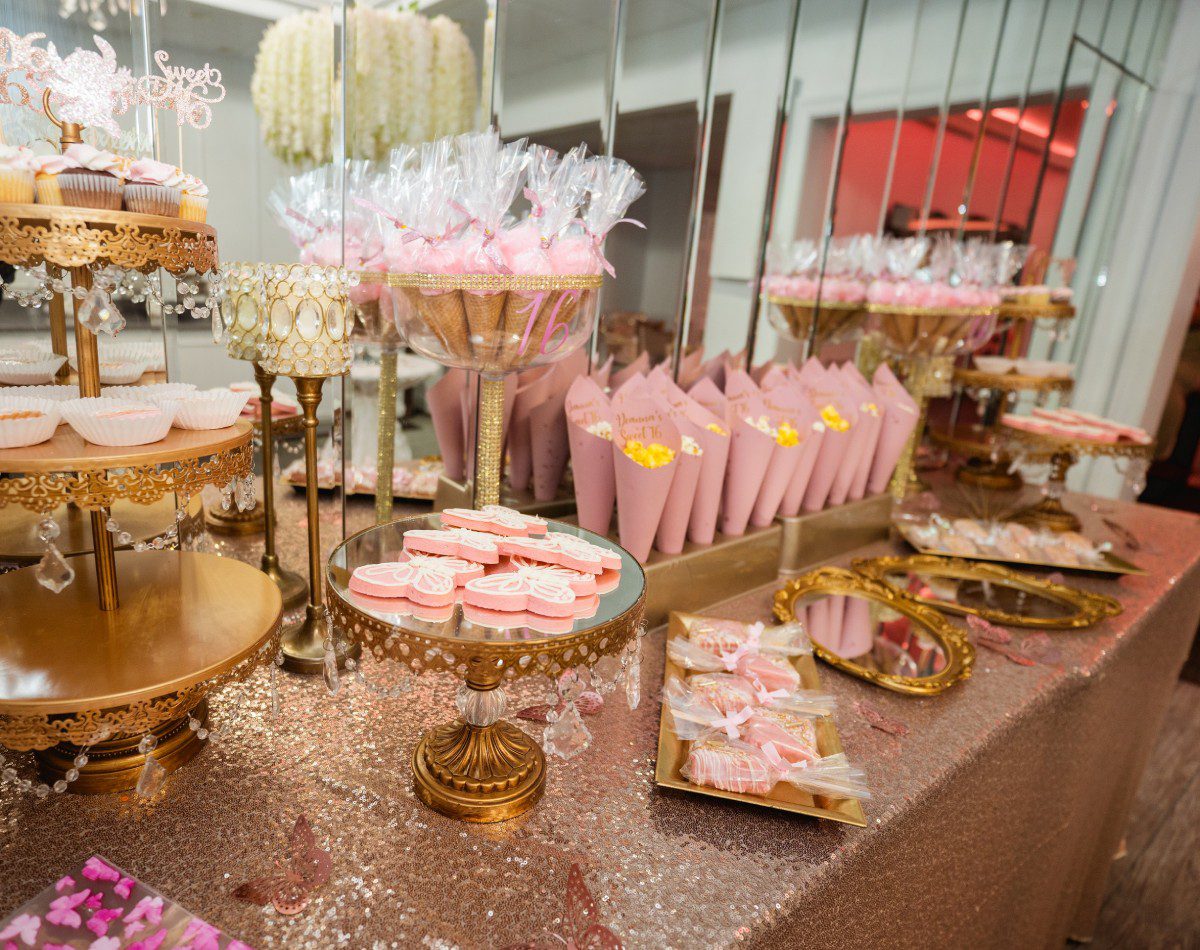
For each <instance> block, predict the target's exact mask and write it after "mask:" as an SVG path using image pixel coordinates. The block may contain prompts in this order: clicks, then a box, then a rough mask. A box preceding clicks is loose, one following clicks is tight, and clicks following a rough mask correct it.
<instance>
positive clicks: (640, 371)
mask: <svg viewBox="0 0 1200 950" xmlns="http://www.w3.org/2000/svg"><path fill="white" fill-rule="evenodd" d="M649 371H650V354H649V353H646V352H645V351H643V352H641V353H639V354H638V355H637V358H636V359H634V361H633V362H632V363H630V364H629V365H628V366H622V367H621V368H620V369H619V370H617V371H616V372H615V373H613V374H612V376H611V377H610V378H609V383H608V385H609V388H610V389H611V390H612V391H613V392H614V393H615V392H616V391H617V390H618V389H620V388H621V387H622V386H623V385H624V384H625V383H626V382H627V381H628V380H630V379H631V378H633V377H634V376H644V375H646V373H648V372H649Z"/></svg>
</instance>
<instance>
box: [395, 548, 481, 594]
mask: <svg viewBox="0 0 1200 950" xmlns="http://www.w3.org/2000/svg"><path fill="white" fill-rule="evenodd" d="M400 560H401V561H402V562H403V563H405V564H425V565H429V566H430V567H435V568H437V567H440V568H441V569H442V570H444V571H447V572H449V573H450V574H453V575H454V583H455V584H457V585H458V586H459V587H462V586H463V585H464V584H465V583H466V582H467V581H469V580H471V579H472V578H474V577H483V573H484V566H483V565H482V564H480V563H479V562H478V561H468V560H467V559H466V558H465V557H453V556H452V555H448V554H417V553H414V552H410V551H403V552H401V554H400Z"/></svg>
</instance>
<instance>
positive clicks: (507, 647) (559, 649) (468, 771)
mask: <svg viewBox="0 0 1200 950" xmlns="http://www.w3.org/2000/svg"><path fill="white" fill-rule="evenodd" d="M440 526H441V521H440V519H439V518H438V516H437V515H418V516H416V517H412V518H405V519H402V520H400V521H394V522H391V523H390V524H385V525H377V526H376V527H373V528H368V529H367V530H365V531H361V532H359V533H358V534H355V535H352V536H351V537H349V538H347V539H346V540H345V541H343V542H342V543H341V544H340V545H339V546H338V547H337V548H335V549H334V552H333V555H332V556H331V557H330V559H329V566H328V568H327V572H326V580H327V584H328V588H329V608H330V613H331V614H332V616H333V621H334V623H335V624H336V625H337V626H338V627H339V628H340V629H342V630H344V631H345V632H346V633H347V634H348V635H349V636H351V637H353V638H354V639H355V641H356V642H358V643H361V644H362V645H364V646H365V647H366V648H367V650H369V651H370V652H371V654H372V655H373V656H374V657H375V658H376V659H377V660H384V659H387V660H392V661H393V662H396V663H401V664H404V665H405V666H407V667H409V668H410V669H411V670H412V671H413V672H414V673H426V672H448V673H453V674H455V675H457V676H459V677H461V678H462V679H463V680H464V685H463V686H461V687H460V688H459V693H458V710H459V713H460V718H459V719H456V720H454V721H452V722H448V723H444V724H443V725H440V726H435V727H434V728H433V729H431V730H430V731H428V732H426V733H425V735H424V736H423V737H422V738H421V741H420V742H419V743H418V745H417V748H416V750H415V751H414V753H413V783H414V787H415V789H416V792H417V795H418V797H419V798H420V799H421V801H423V802H424V803H425V804H426V805H428V806H429V807H430V808H432V809H434V810H435V811H438V812H441V813H442V814H444V815H449V816H450V817H452V818H459V819H461V820H463V821H475V822H492V821H504V820H506V819H508V818H513V817H515V816H516V815H519V814H521V813H522V812H524V811H526V810H528V809H529V808H531V807H533V805H534V804H535V803H536V802H537V800H538V799H539V798H540V797H541V794H542V790H543V787H544V784H545V778H546V763H545V756H544V754H543V752H542V750H541V748H539V746H538V744H537V743H536V742H535V741H534V740H533V739H531V738H530V737H529V736H528V735H527V734H526V733H525V732H523V731H522V730H521V729H518V728H517V727H516V726H514V725H512V724H510V723H506V722H504V721H503V716H504V713H505V709H506V707H507V698H506V696H505V693H504V688H503V686H504V684H505V683H506V682H511V681H513V680H516V679H518V678H520V677H524V676H532V675H538V676H545V677H549V678H551V679H552V680H556V679H557V678H558V677H559V676H560V675H561V674H562V673H563V672H565V671H566V670H568V669H572V668H577V667H581V666H583V667H592V666H594V665H595V664H596V663H598V662H600V660H601V659H602V658H604V657H614V656H616V655H618V654H620V653H621V651H622V650H625V649H626V648H628V647H629V646H630V644H631V642H632V641H634V640H635V638H636V636H637V631H638V628H639V626H640V625H641V623H642V614H643V610H644V607H645V595H646V583H645V576H644V575H643V573H642V569H641V567H640V566H639V565H638V563H637V562H636V561H635V560H634V559H633V558H632V557H631V556H630V555H629V554H628V553H627V552H625V551H624V550H621V549H619V548H618V549H617V550H619V551H620V554H621V571H620V580H619V582H618V586H617V588H616V589H615V590H612V591H609V592H608V593H606V594H603V595H602V596H601V597H600V603H599V607H598V609H597V613H596V614H595V616H593V617H591V618H588V619H579V620H576V621H574V623H572V624H570V628H569V630H568V631H567V632H564V633H561V634H550V635H548V634H546V633H542V632H539V631H538V630H537V629H535V628H534V627H531V626H525V625H524V623H525V621H521V620H517V621H514V622H513V625H512V626H490V625H489V623H491V622H493V621H492V620H490V619H489V620H484V619H483V618H481V617H478V615H476V614H473V613H470V612H467V613H464V608H463V607H462V606H460V605H457V604H456V605H454V606H451V607H446V608H431V609H425V608H421V607H418V606H414V605H411V604H408V605H406V604H405V602H404V601H398V600H394V599H383V598H377V597H368V596H364V595H362V594H358V593H356V592H354V591H352V590H350V588H349V583H350V576H351V575H352V574H353V573H354V570H355V569H356V568H358V567H361V566H362V565H364V564H375V563H378V562H380V561H387V560H395V558H396V555H397V554H398V553H399V552H400V551H401V550H403V547H404V532H405V531H408V530H412V529H420V528H437V527H440ZM550 530H551V531H552V532H559V531H561V532H566V533H568V534H571V535H574V536H576V537H580V538H583V539H584V540H587V541H591V542H592V543H598V544H605V546H606V547H610V548H611V547H612V545H611V544H609V543H607V542H605V541H604V540H603V539H602V538H599V537H598V536H597V535H594V534H592V533H591V532H590V531H585V530H584V529H582V528H579V527H576V526H575V525H568V524H562V523H560V522H550ZM473 616H475V617H477V619H475V620H472V619H471V617H473ZM485 616H487V617H495V616H497V615H494V614H487V615H485ZM518 616H520V615H518ZM494 622H496V623H499V622H501V621H499V620H495V621H494ZM610 663H611V661H610Z"/></svg>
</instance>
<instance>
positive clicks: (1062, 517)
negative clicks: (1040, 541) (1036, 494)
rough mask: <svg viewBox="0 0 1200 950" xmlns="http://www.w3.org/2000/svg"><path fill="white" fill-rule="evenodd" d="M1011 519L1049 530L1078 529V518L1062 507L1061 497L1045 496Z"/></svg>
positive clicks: (1079, 525)
mask: <svg viewBox="0 0 1200 950" xmlns="http://www.w3.org/2000/svg"><path fill="white" fill-rule="evenodd" d="M1012 520H1013V521H1019V522H1021V524H1027V525H1032V526H1034V527H1038V528H1046V529H1048V530H1050V531H1078V530H1079V529H1080V527H1081V522H1080V520H1079V519H1078V518H1077V517H1075V515H1073V514H1071V512H1069V511H1067V509H1066V508H1064V507H1063V503H1062V499H1061V498H1053V497H1050V496H1047V497H1045V498H1043V499H1042V500H1041V501H1039V502H1038V503H1037V504H1036V505H1032V506H1030V507H1029V508H1025V509H1023V510H1022V511H1019V512H1017V513H1016V514H1015V515H1013V518H1012Z"/></svg>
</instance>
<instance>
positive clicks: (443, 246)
mask: <svg viewBox="0 0 1200 950" xmlns="http://www.w3.org/2000/svg"><path fill="white" fill-rule="evenodd" d="M413 243H414V244H416V245H418V249H417V251H416V253H415V254H414V255H413V264H414V265H415V267H416V270H417V272H418V273H421V274H455V273H461V270H460V269H459V268H460V267H461V260H462V256H461V254H460V253H459V251H457V250H456V249H455V248H454V246H453V245H452V244H449V243H442V242H439V243H436V244H429V243H427V242H425V241H423V240H418V241H414V242H413Z"/></svg>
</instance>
